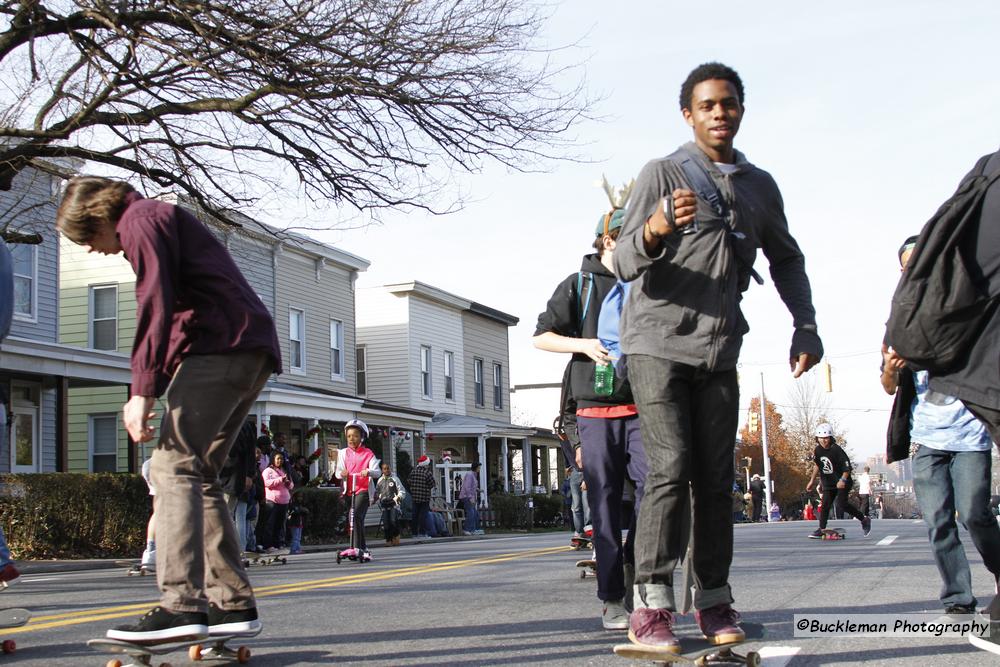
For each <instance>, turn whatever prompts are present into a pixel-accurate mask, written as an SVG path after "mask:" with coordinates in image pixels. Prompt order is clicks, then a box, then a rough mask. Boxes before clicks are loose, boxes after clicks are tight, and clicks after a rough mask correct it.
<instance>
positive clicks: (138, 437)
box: [122, 396, 156, 442]
mask: <svg viewBox="0 0 1000 667" xmlns="http://www.w3.org/2000/svg"><path fill="white" fill-rule="evenodd" d="M155 400H156V399H154V398H153V397H152V396H133V397H132V398H130V399H128V403H126V404H125V406H124V407H123V408H122V421H123V422H124V423H125V430H126V431H128V435H129V437H130V438H132V440H133V441H135V442H149V441H150V440H152V439H153V431H155V430H156V427H155V426H152V425H151V424H150V423H149V421H150V420H151V419H156V413H155V412H152V409H153V403H154V402H155Z"/></svg>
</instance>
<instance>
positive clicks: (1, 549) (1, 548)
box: [0, 528, 14, 567]
mask: <svg viewBox="0 0 1000 667" xmlns="http://www.w3.org/2000/svg"><path fill="white" fill-rule="evenodd" d="M13 562H14V560H13V559H12V558H11V557H10V549H8V548H7V538H6V536H4V534H3V528H0V567H4V566H6V565H10V564H11V563H13Z"/></svg>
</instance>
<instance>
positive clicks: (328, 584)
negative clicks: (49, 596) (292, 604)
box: [0, 546, 569, 636]
mask: <svg viewBox="0 0 1000 667" xmlns="http://www.w3.org/2000/svg"><path fill="white" fill-rule="evenodd" d="M568 550H569V547H562V546H560V547H549V548H546V549H530V550H527V551H514V552H510V553H505V554H498V555H496V556H484V557H481V558H469V559H467V560H456V561H450V562H444V563H434V564H432V565H414V566H411V567H400V568H395V569H389V570H378V569H366V570H365V571H364V572H361V573H358V574H350V575H347V576H343V577H332V578H330V579H316V580H313V581H298V582H294V583H289V584H276V585H274V586H261V587H259V588H255V589H254V594H255V595H256V596H257V597H258V598H263V597H271V596H275V595H285V594H287V593H298V592H301V591H311V590H316V589H320V588H336V587H338V586H349V585H351V584H360V583H366V582H369V581H385V580H386V579H398V578H400V577H412V576H416V575H420V574H428V573H432V572H445V571H447V570H457V569H461V568H466V567H475V566H477V565H490V564H493V563H503V562H505V561H511V560H517V559H520V558H536V557H539V556H548V555H551V554H556V553H561V552H565V551H568ZM154 604H156V601H155V600H152V601H149V602H139V603H136V604H126V605H119V606H116V607H101V608H97V609H88V610H85V611H72V612H66V613H63V614H48V615H45V616H35V617H33V618H32V619H31V620H30V621H29V622H28V624H27V625H24V626H21V627H19V628H7V629H3V630H0V636H3V635H10V634H21V633H25V632H32V631H35V630H47V629H49V628H62V627H67V626H70V625H79V624H81V623H94V622H96V621H106V620H110V619H115V618H124V617H126V616H133V615H135V614H137V613H138V612H143V611H146V610H147V609H149V608H150V607H151V606H152V605H154Z"/></svg>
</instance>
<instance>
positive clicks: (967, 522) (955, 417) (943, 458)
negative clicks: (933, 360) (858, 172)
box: [882, 239, 1000, 615]
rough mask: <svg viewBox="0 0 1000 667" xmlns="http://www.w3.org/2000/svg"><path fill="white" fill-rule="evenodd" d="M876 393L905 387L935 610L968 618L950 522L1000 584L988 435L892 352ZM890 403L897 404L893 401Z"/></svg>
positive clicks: (970, 601)
mask: <svg viewBox="0 0 1000 667" xmlns="http://www.w3.org/2000/svg"><path fill="white" fill-rule="evenodd" d="M912 248H913V239H907V243H904V245H903V247H902V248H900V252H899V260H900V264H901V266H902V268H903V270H905V268H906V261H907V259H909V255H910V252H911V251H912ZM882 355H883V370H882V386H883V387H884V388H885V390H886V392H887V393H889V394H895V393H896V388H897V387H899V386H901V385H906V384H909V385H910V387H907V391H906V392H901V394H904V395H907V396H909V395H912V393H913V391H914V390H915V393H916V397H915V398H914V399H913V401H912V403H911V406H910V432H909V435H910V442H911V443H912V445H913V447H915V449H916V451H915V452H914V454H913V487H914V491H915V492H916V496H917V502H918V503H919V505H920V511H921V513H922V514H923V517H924V523H926V524H927V531H928V537H929V538H930V543H931V549H932V550H933V552H934V560H935V562H936V563H937V567H938V572H939V573H940V575H941V581H942V587H941V595H940V598H941V603H942V604H943V605H944V608H945V613H946V614H949V615H951V614H974V613H975V612H976V602H977V600H976V597H975V596H974V595H973V594H972V576H971V573H970V570H969V561H968V559H967V558H966V556H965V549H964V548H963V547H962V542H961V540H960V539H959V533H958V524H957V521H956V518H955V514H956V511H957V513H958V521H961V522H962V524H963V525H964V526H965V527H966V529H967V530H968V531H969V536H970V537H971V538H972V543H973V544H974V545H975V546H976V550H977V551H978V552H979V554H980V556H982V558H983V563H984V564H985V565H986V569H988V570H989V571H990V573H991V574H993V577H994V581H995V582H1000V526H998V525H997V521H996V518H995V517H994V516H993V513H992V512H991V511H990V510H989V501H990V466H991V464H992V459H991V447H992V441H991V439H990V435H989V431H988V430H987V429H986V427H985V426H984V425H983V423H982V422H981V421H979V420H978V419H977V418H976V417H975V415H973V414H972V413H971V412H970V411H969V410H968V408H966V407H965V404H964V403H962V401H961V400H959V399H957V398H955V397H954V396H947V395H945V394H941V393H939V392H936V391H934V390H933V389H931V388H930V387H929V386H928V373H927V371H916V372H914V371H911V370H910V369H908V368H906V366H905V363H904V361H903V359H902V358H901V357H899V355H897V354H896V353H895V351H893V350H891V349H887V348H883V352H882ZM896 400H900V397H899V396H897V399H896Z"/></svg>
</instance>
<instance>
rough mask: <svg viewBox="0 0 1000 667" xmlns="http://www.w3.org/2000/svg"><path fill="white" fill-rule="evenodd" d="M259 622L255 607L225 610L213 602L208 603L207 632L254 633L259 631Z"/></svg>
mask: <svg viewBox="0 0 1000 667" xmlns="http://www.w3.org/2000/svg"><path fill="white" fill-rule="evenodd" d="M262 627H263V626H262V625H261V622H260V621H259V620H257V608H256V607H251V608H250V609H234V610H232V611H227V610H225V609H222V608H220V607H217V606H216V605H215V603H214V602H209V603H208V634H210V635H213V636H220V635H244V634H246V635H255V634H257V633H259V632H260V631H261V628H262Z"/></svg>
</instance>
